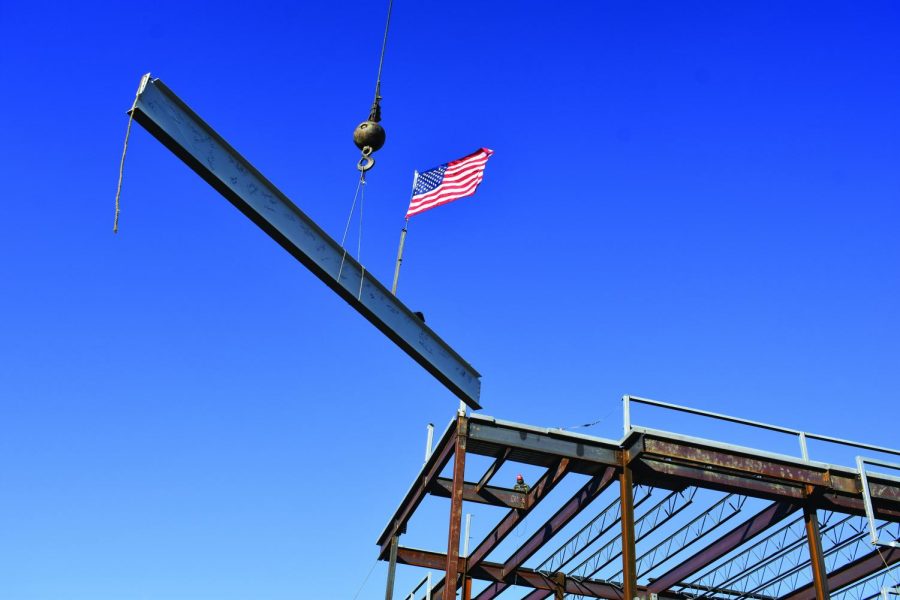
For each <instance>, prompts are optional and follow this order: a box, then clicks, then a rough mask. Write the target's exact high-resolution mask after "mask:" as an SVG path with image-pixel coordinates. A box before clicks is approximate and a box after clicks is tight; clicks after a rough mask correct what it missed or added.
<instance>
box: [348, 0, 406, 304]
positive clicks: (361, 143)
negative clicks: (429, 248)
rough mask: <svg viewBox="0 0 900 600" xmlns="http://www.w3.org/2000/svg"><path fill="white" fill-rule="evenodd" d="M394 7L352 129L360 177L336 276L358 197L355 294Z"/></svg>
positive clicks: (381, 141) (390, 0) (378, 145)
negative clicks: (363, 109) (367, 97)
mask: <svg viewBox="0 0 900 600" xmlns="http://www.w3.org/2000/svg"><path fill="white" fill-rule="evenodd" d="M393 8H394V0H388V9H387V19H386V20H385V23H384V38H383V39H382V41H381V55H380V56H379V58H378V75H377V76H376V77H375V97H374V98H373V99H372V108H370V109H369V118H368V119H367V120H366V121H363V122H362V123H360V124H359V125H358V126H357V128H356V130H354V132H353V142H354V143H355V144H356V146H357V147H358V148H359V149H360V150H361V151H362V157H361V158H360V159H359V162H358V163H357V165H356V168H357V169H358V170H359V180H358V182H357V184H356V193H354V194H353V202H352V203H351V204H350V214H349V215H347V224H346V226H345V227H344V235H343V237H342V238H341V248H342V249H343V251H344V252H343V255H342V256H341V264H340V267H339V268H338V280H340V278H341V274H342V273H343V270H344V263H345V261H346V258H347V249H346V248H345V244H346V242H347V234H348V233H349V230H350V223H351V221H352V220H353V213H354V211H355V210H356V201H357V199H359V234H358V236H357V245H356V260H357V262H359V263H360V268H361V269H362V273H361V275H360V282H359V291H358V294H357V295H358V297H361V296H362V288H363V280H364V279H365V267H364V266H363V265H362V235H363V222H362V221H363V206H364V204H365V199H366V171H368V170H369V169H371V168H372V167H373V166H375V159H374V158H372V156H371V155H372V153H373V152H375V151H376V150H378V149H380V148H381V147H382V146H383V145H384V139H385V134H384V128H383V127H382V126H381V125H379V124H378V123H379V122H380V121H381V99H382V98H381V73H382V70H383V69H384V55H385V52H386V51H387V41H388V31H390V28H391V12H392V10H393Z"/></svg>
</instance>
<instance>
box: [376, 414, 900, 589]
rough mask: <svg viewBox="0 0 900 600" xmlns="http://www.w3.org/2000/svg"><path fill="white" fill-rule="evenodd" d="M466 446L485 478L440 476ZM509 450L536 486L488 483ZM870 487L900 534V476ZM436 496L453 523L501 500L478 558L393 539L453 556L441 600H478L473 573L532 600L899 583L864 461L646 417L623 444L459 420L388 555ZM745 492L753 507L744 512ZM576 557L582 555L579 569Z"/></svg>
mask: <svg viewBox="0 0 900 600" xmlns="http://www.w3.org/2000/svg"><path fill="white" fill-rule="evenodd" d="M461 439H464V444H463V445H462V446H461V445H460V442H459V440H461ZM460 447H462V448H464V450H463V452H464V453H468V454H477V455H482V456H487V457H490V458H492V459H493V464H492V465H491V466H490V467H489V468H488V470H487V472H485V474H484V475H483V476H482V477H481V478H480V479H479V481H478V482H477V483H468V482H465V481H463V480H462V477H461V476H457V475H456V474H455V475H454V477H453V479H452V480H450V479H441V478H440V476H439V475H440V472H441V471H442V470H443V469H444V468H445V466H446V465H447V464H449V463H450V461H451V459H453V456H454V454H455V453H456V452H458V451H459V448H460ZM454 461H455V462H454V464H456V460H455V459H454ZM507 461H508V462H512V463H520V464H526V465H533V466H539V467H543V468H544V469H545V472H544V475H543V476H542V477H541V478H539V480H538V481H536V482H535V484H534V485H533V487H532V488H531V489H530V490H528V492H527V493H524V494H521V495H520V496H516V495H515V493H516V492H515V490H509V489H506V488H502V487H496V486H490V485H488V483H489V481H490V479H491V478H492V477H493V474H494V473H496V472H497V470H498V469H499V465H500V464H502V463H504V462H507ZM570 474H580V475H587V476H588V480H587V483H585V484H584V486H582V487H581V488H580V489H579V490H578V492H577V493H576V494H575V495H574V496H572V497H571V498H570V499H569V500H568V501H566V502H565V503H563V505H562V506H561V507H560V508H559V509H558V510H557V511H556V513H554V514H553V516H552V517H551V518H550V519H549V520H548V521H547V522H546V523H545V524H543V525H541V526H538V527H536V528H535V533H534V534H533V535H532V536H531V537H530V538H529V539H528V540H527V541H526V542H524V543H523V544H522V545H521V546H520V547H519V548H517V549H514V550H513V551H512V552H511V554H510V556H509V558H507V559H506V560H504V561H502V562H491V561H488V560H487V557H488V556H489V555H491V553H492V552H493V551H494V550H495V549H496V548H497V547H498V546H499V544H500V543H501V542H502V541H503V540H504V539H506V537H507V536H508V535H509V533H510V532H512V531H513V529H515V527H516V526H517V525H518V524H519V523H521V522H522V521H523V520H524V519H525V518H526V517H527V516H528V514H529V513H530V512H531V511H532V510H533V509H534V507H535V506H537V505H538V504H539V503H540V502H542V501H544V500H545V498H546V497H547V496H548V494H549V492H550V491H551V490H552V489H553V488H554V487H555V486H556V485H557V484H558V483H559V482H560V481H561V480H562V479H563V478H565V477H566V476H567V475H570ZM613 481H618V489H619V491H620V494H619V497H618V498H616V499H613V500H612V501H609V500H607V501H605V502H604V503H603V504H602V506H601V507H600V509H598V510H597V509H595V510H597V512H596V513H595V514H594V515H593V517H592V518H591V519H590V520H589V521H588V522H587V524H586V525H584V526H582V527H580V528H578V529H577V530H576V531H574V532H572V533H569V534H568V535H567V537H565V538H563V540H564V541H562V543H560V544H559V545H558V546H556V547H555V549H554V550H553V551H551V552H550V553H548V554H547V555H546V558H544V559H543V560H541V561H540V562H539V563H538V564H537V566H536V568H530V567H526V566H525V565H526V564H527V561H528V560H529V558H530V557H532V556H533V555H534V554H535V553H536V552H537V551H539V550H540V549H541V548H543V547H545V546H546V545H547V544H548V543H550V542H551V540H553V539H554V538H555V536H557V534H560V533H563V532H564V530H565V528H566V525H567V524H568V523H570V522H571V520H572V519H573V518H574V517H575V516H576V515H577V514H579V513H580V512H582V511H584V510H586V509H588V507H589V506H590V505H591V503H592V502H593V501H594V500H595V499H596V498H597V497H599V495H600V494H601V493H602V492H603V491H604V490H606V489H608V488H609V487H610V484H611V483H612V482H613ZM701 489H705V490H712V491H716V492H722V493H723V495H722V496H721V497H719V498H717V499H714V500H713V499H710V500H707V498H709V492H704V495H703V496H702V498H703V499H704V500H703V501H702V502H701V501H700V498H701V496H700V495H698V491H699V490H701ZM868 489H869V492H870V496H871V499H872V503H871V506H872V511H873V513H874V516H875V517H876V518H877V519H879V523H880V524H879V531H883V533H884V536H885V537H886V538H890V537H892V536H893V537H896V533H897V528H898V527H900V525H898V524H900V478H892V477H888V476H882V475H876V474H874V473H869V474H868ZM626 491H627V494H626V493H625V492H626ZM659 491H662V492H663V493H662V496H657V494H658V493H659ZM429 496H436V497H441V496H442V497H445V498H446V497H449V498H450V504H451V526H452V525H453V523H454V522H456V523H457V525H456V527H457V529H456V530H457V531H458V526H459V525H458V522H459V521H458V520H459V518H460V517H461V515H462V511H461V509H462V503H463V502H464V501H465V502H480V503H482V504H489V505H493V506H497V507H498V509H503V510H506V511H507V512H506V514H505V516H503V517H502V518H501V519H500V521H499V523H498V524H497V526H496V527H495V528H494V529H493V530H492V531H491V532H490V533H489V534H488V535H487V536H486V537H485V539H484V540H482V541H481V543H479V544H478V545H477V546H476V548H475V550H474V551H473V552H472V553H471V555H470V556H469V557H468V560H466V558H465V557H460V556H459V554H458V550H457V547H454V545H453V544H452V543H451V544H450V545H449V546H448V551H447V553H438V552H429V551H424V550H416V549H412V548H405V547H402V546H401V547H399V549H398V552H397V559H396V560H397V563H398V564H406V565H414V566H419V567H425V568H430V569H440V570H445V567H446V566H447V565H453V566H454V567H455V568H453V569H452V572H453V573H454V575H453V576H452V577H451V578H450V579H446V578H445V580H443V581H440V582H438V584H437V585H436V586H435V587H434V588H433V590H432V598H438V597H442V598H443V599H444V600H450V598H455V597H456V590H457V589H458V588H460V587H462V589H463V592H464V598H466V600H468V596H467V594H468V592H467V590H468V589H469V586H468V584H465V582H466V581H467V579H470V578H471V579H477V580H481V581H484V582H487V587H485V588H483V589H482V591H481V592H480V593H479V594H478V596H477V600H487V599H490V598H494V597H496V596H497V595H499V594H501V593H502V592H503V591H505V590H506V589H508V588H509V587H513V586H515V587H519V588H522V587H524V588H531V592H530V593H528V594H527V595H526V596H525V597H526V598H527V599H528V600H541V599H543V598H548V597H556V598H563V597H567V596H571V597H579V596H580V597H587V598H608V599H610V600H625V599H627V598H629V597H630V596H635V597H649V595H650V594H656V595H657V597H658V598H660V599H661V600H686V599H688V598H710V599H721V600H739V599H741V598H750V599H754V600H775V599H778V600H817V599H818V598H821V599H822V600H824V598H826V597H828V595H829V594H830V596H832V597H835V598H838V597H839V598H842V599H843V598H847V599H848V600H849V599H851V598H854V599H855V598H863V597H870V596H871V595H872V594H874V596H872V597H876V596H877V595H878V594H880V593H881V591H882V590H883V589H888V590H890V589H892V588H891V587H890V586H891V585H893V584H892V583H891V580H890V577H891V576H892V575H894V574H895V570H896V569H897V568H898V567H895V566H893V565H895V564H896V563H898V562H900V549H896V548H885V549H882V550H880V552H877V551H872V550H871V546H869V547H868V548H867V547H866V543H867V538H866V531H867V529H866V521H865V519H864V517H865V515H866V505H865V502H864V499H863V496H862V493H861V487H860V478H859V474H858V473H857V472H856V471H855V470H854V469H852V468H848V467H842V466H837V465H828V464H824V463H817V462H811V461H809V460H806V459H803V458H800V459H798V458H796V457H789V456H784V455H778V454H772V453H767V452H763V451H760V450H755V449H751V448H744V447H737V446H732V445H729V444H722V443H717V442H712V441H709V440H702V439H698V438H692V437H687V436H682V435H677V434H673V433H668V432H663V431H658V430H653V429H647V428H639V427H632V429H631V431H630V432H629V433H628V434H627V435H626V436H625V437H624V438H623V439H622V440H620V441H613V440H607V439H603V438H597V437H592V436H585V435H580V434H574V433H570V432H566V431H561V430H558V429H543V428H538V427H531V426H527V425H522V424H517V423H509V422H505V421H500V420H496V419H492V418H490V417H484V416H480V415H472V416H471V417H469V418H461V419H460V420H459V421H458V422H456V421H455V422H454V423H453V424H451V426H450V427H449V428H448V430H447V432H445V434H444V436H442V438H441V440H440V441H439V442H438V444H437V446H436V448H435V450H434V453H433V454H432V455H431V457H430V458H429V460H428V462H427V463H426V464H425V465H424V467H423V468H422V471H421V472H420V474H419V476H418V477H417V479H416V480H415V482H414V484H413V486H412V488H411V489H410V491H409V492H408V493H407V496H406V498H404V500H403V502H402V503H401V505H400V506H399V507H398V509H397V511H396V512H395V513H394V515H393V517H392V518H391V520H390V521H389V523H388V526H387V527H386V528H385V530H384V532H383V533H382V535H381V537H380V538H379V541H378V543H379V546H380V548H381V552H380V557H381V558H382V559H384V560H388V559H389V557H390V556H389V555H390V549H391V540H392V539H393V538H395V537H398V536H400V535H402V534H403V533H404V532H405V528H406V524H407V523H408V521H409V518H410V516H411V515H412V514H413V512H414V511H415V509H416V507H418V505H419V504H420V503H421V502H422V501H423V500H424V499H425V498H426V497H429ZM655 498H659V499H658V500H656V501H655V502H653V499H655ZM750 500H752V503H751V502H749V501H750ZM704 502H710V504H709V505H703V506H701V509H700V510H699V511H698V514H696V515H695V516H693V517H691V518H685V517H678V515H679V514H681V513H683V511H685V510H686V509H687V508H688V507H689V506H691V505H692V504H694V505H695V507H696V505H698V504H703V503H704ZM751 504H752V506H754V507H755V508H754V509H753V510H754V511H755V512H751V513H750V514H747V515H744V514H743V513H744V512H747V509H748V507H750V506H751ZM694 510H696V508H694ZM638 511H640V514H635V513H637V512H638ZM684 514H685V515H686V514H687V513H684ZM676 517H678V518H676ZM738 517H740V518H738ZM736 521H740V522H739V523H738V524H737V525H732V523H734V522H736ZM726 524H729V526H730V527H731V528H730V529H728V530H727V531H725V527H724V525H726ZM720 530H722V531H725V533H719V531H720ZM717 536H718V537H717ZM638 544H640V546H641V547H642V551H641V553H639V554H638V553H637V552H636V549H637V547H638ZM598 545H599V547H598ZM585 557H586V558H585ZM576 560H578V561H579V562H578V563H577V566H575V567H570V565H572V564H575V563H576ZM447 572H450V570H447ZM457 574H458V575H457ZM651 575H653V577H651ZM829 590H830V591H829ZM867 594H868V595H867ZM504 597H505V596H504Z"/></svg>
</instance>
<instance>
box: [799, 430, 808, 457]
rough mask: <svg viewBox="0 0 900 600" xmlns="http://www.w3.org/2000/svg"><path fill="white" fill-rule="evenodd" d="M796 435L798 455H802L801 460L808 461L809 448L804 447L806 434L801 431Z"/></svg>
mask: <svg viewBox="0 0 900 600" xmlns="http://www.w3.org/2000/svg"><path fill="white" fill-rule="evenodd" d="M797 437H799V438H800V456H802V457H803V460H805V461H806V462H809V450H807V448H806V434H805V433H804V432H802V431H801V432H800V433H799V434H798V435H797Z"/></svg>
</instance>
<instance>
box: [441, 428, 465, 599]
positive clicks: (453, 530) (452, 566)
mask: <svg viewBox="0 0 900 600" xmlns="http://www.w3.org/2000/svg"><path fill="white" fill-rule="evenodd" d="M467 429H468V426H467V420H466V417H465V416H464V415H462V414H460V415H459V417H457V419H456V446H455V448H454V451H453V489H452V490H451V492H450V494H451V495H450V531H449V532H448V535H447V562H446V566H445V567H444V572H445V575H444V581H446V582H452V585H445V586H444V600H456V581H457V577H458V575H459V573H460V572H462V573H463V575H465V567H463V569H462V571H460V569H459V535H460V529H461V528H462V503H463V483H464V482H465V477H466V437H467Z"/></svg>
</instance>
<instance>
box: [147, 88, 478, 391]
mask: <svg viewBox="0 0 900 600" xmlns="http://www.w3.org/2000/svg"><path fill="white" fill-rule="evenodd" d="M132 114H133V116H134V120H135V121H137V122H138V123H140V124H141V125H142V126H143V127H144V128H145V129H146V130H147V131H149V132H150V133H151V134H152V135H153V136H154V137H156V139H158V140H159V141H160V142H162V143H163V145H164V146H166V147H167V148H168V149H169V150H171V151H172V152H173V153H174V154H175V155H176V156H177V157H178V158H180V159H181V160H183V161H184V162H185V163H186V164H187V165H188V166H189V167H190V168H191V169H193V170H194V171H195V172H196V173H197V174H198V175H200V177H202V178H203V179H204V180H206V182H207V183H209V184H210V185H211V186H212V187H213V188H215V190H216V191H218V192H219V193H220V194H222V195H223V196H225V198H226V199H227V200H228V201H229V202H231V203H232V204H234V206H235V207H237V209H238V210H240V211H241V212H242V213H244V215H245V216H247V217H248V218H249V219H250V220H251V221H253V222H254V223H256V225H257V226H258V227H259V228H260V229H262V230H263V231H265V232H266V233H267V234H268V235H269V236H270V237H271V238H272V239H273V240H275V241H276V242H278V244H280V245H281V247H283V248H284V249H285V250H287V251H288V253H290V254H291V255H292V256H293V257H294V258H296V259H297V260H298V261H300V262H301V263H302V264H303V265H304V266H305V267H306V268H307V269H309V270H310V271H312V272H313V274H314V275H315V276H316V277H318V278H319V279H321V280H322V282H323V283H325V285H327V286H328V287H330V288H331V289H332V290H333V291H334V292H335V293H337V295H338V296H340V297H341V298H343V299H344V300H345V301H346V302H347V303H348V304H349V305H350V306H352V307H353V308H355V309H356V310H357V311H358V312H359V313H360V314H362V315H363V316H364V317H365V318H366V319H368V320H369V322H371V323H372V324H373V325H375V327H377V328H378V329H379V330H381V332H382V333H384V334H385V335H386V336H387V337H388V338H390V339H391V340H392V341H393V342H394V343H395V344H397V345H398V346H400V348H402V349H403V350H404V351H405V352H406V353H407V354H409V355H410V356H411V357H412V358H413V359H414V360H415V361H416V362H418V363H419V364H420V365H422V367H424V368H425V370H426V371H428V372H429V373H431V374H432V375H433V376H434V377H435V378H436V379H437V380H438V381H440V382H441V383H443V384H444V385H445V386H446V387H447V388H448V389H449V390H450V391H451V392H453V393H454V394H455V395H457V396H458V397H459V398H460V399H461V400H463V401H464V402H465V403H466V404H468V405H469V406H470V407H472V408H473V409H479V408H481V406H480V405H479V403H478V399H479V395H480V393H481V381H480V377H481V375H479V374H478V372H477V371H476V370H475V369H473V368H472V366H471V365H469V363H467V362H466V361H465V360H463V358H462V357H461V356H460V355H459V354H457V353H456V351H455V350H453V348H451V347H450V346H449V345H448V344H447V343H446V342H444V341H443V340H442V339H441V338H440V337H438V336H437V334H435V333H434V332H433V331H432V330H431V329H430V328H429V327H428V326H427V325H425V323H424V322H423V321H422V319H420V318H419V317H417V316H416V315H415V314H413V312H412V311H411V310H410V309H409V308H407V307H406V305H404V304H403V303H402V302H400V301H399V300H398V299H397V297H396V296H394V295H393V294H391V292H390V291H389V290H388V289H387V288H386V287H384V286H383V285H382V284H381V283H380V282H379V281H378V280H377V279H375V278H374V277H372V274H371V273H369V272H368V271H366V270H365V267H363V266H362V265H361V264H359V263H358V262H357V261H356V260H355V259H354V258H353V257H351V256H349V255H348V254H347V252H346V251H345V250H344V249H343V248H341V246H340V245H339V244H338V243H337V242H336V241H334V240H333V239H331V237H330V236H329V235H328V234H327V233H325V231H323V230H322V228H320V227H319V226H318V225H317V224H316V223H315V222H314V221H313V220H312V219H310V218H309V217H308V216H306V214H304V213H303V212H302V211H301V210H300V209H299V208H297V206H296V205H294V203H293V202H291V201H290V200H289V199H288V197H287V196H285V195H284V194H283V193H282V192H281V191H280V190H279V189H278V188H276V187H275V186H274V185H273V184H272V183H271V182H270V181H269V180H268V179H266V178H265V177H264V176H263V175H262V173H260V172H259V171H257V170H256V169H255V168H254V167H253V165H251V164H250V163H249V162H248V161H247V160H246V159H245V158H244V157H242V156H241V155H240V154H238V152H237V151H236V150H235V149H234V148H232V147H231V146H230V145H229V144H228V142H226V141H225V140H224V139H222V137H221V136H219V134H217V133H216V132H215V131H214V130H213V129H212V128H211V127H210V126H209V125H207V124H206V123H205V122H204V121H203V120H202V119H201V118H200V117H199V116H197V114H196V113H195V112H194V111H193V110H191V109H190V108H189V107H188V106H187V104H185V103H184V102H182V101H181V99H179V98H178V96H176V95H175V93H174V92H172V90H170V89H169V88H168V87H166V86H165V85H164V84H163V82H162V81H160V80H159V79H152V78H151V77H150V75H149V73H148V74H147V75H145V76H144V78H143V79H142V80H141V85H140V89H139V90H138V95H137V98H136V99H135V103H134V108H133V111H132Z"/></svg>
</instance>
